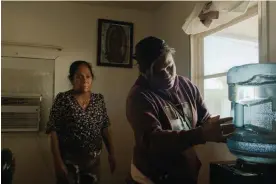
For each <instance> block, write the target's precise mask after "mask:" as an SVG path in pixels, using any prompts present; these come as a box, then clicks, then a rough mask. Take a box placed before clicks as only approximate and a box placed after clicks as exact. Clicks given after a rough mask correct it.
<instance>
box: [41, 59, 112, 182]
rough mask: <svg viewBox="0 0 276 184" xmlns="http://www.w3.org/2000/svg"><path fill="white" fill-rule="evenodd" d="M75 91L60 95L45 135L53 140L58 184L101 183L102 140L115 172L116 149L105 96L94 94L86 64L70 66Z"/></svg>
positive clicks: (53, 108) (83, 62) (77, 62)
mask: <svg viewBox="0 0 276 184" xmlns="http://www.w3.org/2000/svg"><path fill="white" fill-rule="evenodd" d="M68 78H69V80H70V82H71V84H72V86H73V88H72V89H71V90H69V91H66V92H63V93H59V94H58V95H57V97H56V99H55V101H54V104H53V107H52V109H51V113H50V119H49V123H48V124H47V130H46V133H48V134H50V137H51V149H52V153H53V158H54V165H55V171H56V178H57V183H58V184H67V183H68V184H69V183H70V184H71V183H74V184H83V183H85V184H86V183H89V184H92V183H93V184H94V183H97V182H98V181H99V165H100V154H101V150H102V140H103V141H104V143H105V145H106V148H107V151H108V153H109V155H108V160H109V164H110V169H111V172H113V171H114V169H115V158H114V149H113V145H112V141H111V136H110V132H109V125H110V122H109V118H108V115H107V111H106V107H105V102H104V97H103V95H101V94H94V93H91V87H92V81H93V79H94V74H93V71H92V68H91V65H90V64H89V63H87V62H86V61H75V62H74V63H72V65H71V66H70V71H69V77H68Z"/></svg>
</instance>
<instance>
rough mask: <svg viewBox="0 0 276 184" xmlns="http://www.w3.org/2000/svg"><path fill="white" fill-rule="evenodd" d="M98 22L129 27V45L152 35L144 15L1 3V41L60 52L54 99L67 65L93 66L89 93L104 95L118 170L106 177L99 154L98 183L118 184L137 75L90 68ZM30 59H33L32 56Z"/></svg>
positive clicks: (128, 148)
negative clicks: (59, 49)
mask: <svg viewBox="0 0 276 184" xmlns="http://www.w3.org/2000/svg"><path fill="white" fill-rule="evenodd" d="M98 18H106V19H115V20H122V21H130V22H133V23H134V43H136V42H137V41H138V40H140V39H142V38H143V37H145V36H149V35H151V34H152V33H153V31H152V29H151V28H152V27H153V26H152V21H153V17H152V15H151V14H150V13H146V12H140V11H134V10H126V9H115V8H107V7H92V6H90V5H86V4H75V3H70V2H2V40H6V41H16V42H28V43H40V44H46V45H57V46H61V47H63V48H64V50H63V51H62V52H60V53H59V54H58V55H59V57H58V58H57V59H56V62H55V94H57V93H58V92H61V91H65V90H68V89H69V88H70V85H69V82H68V80H67V75H68V70H69V65H70V64H71V62H73V61H74V60H80V59H81V60H86V61H89V62H91V63H92V64H93V66H94V69H95V74H96V81H95V83H94V84H93V90H94V91H96V92H101V93H102V94H104V96H105V100H106V104H107V110H108V114H109V116H110V119H111V123H112V128H113V135H114V144H115V148H116V157H117V160H118V169H117V171H116V173H115V175H114V176H113V177H110V174H109V169H108V165H107V161H106V160H107V157H106V152H104V154H103V162H102V170H103V172H102V173H103V174H102V177H103V183H123V179H124V177H125V176H126V173H127V172H128V170H129V166H130V161H131V153H132V145H133V134H132V131H131V129H130V127H129V125H128V123H127V120H126V117H125V101H126V97H127V93H128V91H129V89H130V87H131V86H132V85H133V83H134V81H135V79H136V77H137V75H138V71H137V68H136V67H134V68H133V69H120V68H108V67H96V46H97V19H98ZM23 54H24V53H23ZM33 54H34V55H36V56H37V55H38V56H39V53H37V52H34V53H33ZM28 55H30V53H28ZM43 55H45V53H43ZM5 145H7V144H5ZM22 177H32V176H31V175H30V176H24V175H22ZM111 181H112V182H111ZM15 184H16V183H15Z"/></svg>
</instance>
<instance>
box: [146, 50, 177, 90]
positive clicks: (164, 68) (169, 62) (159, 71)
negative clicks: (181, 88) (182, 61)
mask: <svg viewBox="0 0 276 184" xmlns="http://www.w3.org/2000/svg"><path fill="white" fill-rule="evenodd" d="M149 75H150V76H149V81H150V83H151V85H152V86H153V87H155V88H157V89H170V88H172V87H173V85H174V82H175V77H176V66H175V63H174V59H173V56H172V54H171V53H168V54H165V55H164V56H161V57H160V58H159V59H158V60H157V61H156V62H154V64H153V66H152V72H151V73H150V74H149Z"/></svg>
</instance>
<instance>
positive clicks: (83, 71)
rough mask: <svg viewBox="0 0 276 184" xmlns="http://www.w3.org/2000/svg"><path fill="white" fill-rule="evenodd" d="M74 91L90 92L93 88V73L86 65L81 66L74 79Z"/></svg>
mask: <svg viewBox="0 0 276 184" xmlns="http://www.w3.org/2000/svg"><path fill="white" fill-rule="evenodd" d="M72 83H73V89H74V90H75V91H78V92H81V93H83V92H89V91H90V90H91V87H92V75H91V71H90V70H89V68H88V67H87V66H86V65H80V66H79V68H78V70H77V72H76V74H75V75H74V78H73V81H72Z"/></svg>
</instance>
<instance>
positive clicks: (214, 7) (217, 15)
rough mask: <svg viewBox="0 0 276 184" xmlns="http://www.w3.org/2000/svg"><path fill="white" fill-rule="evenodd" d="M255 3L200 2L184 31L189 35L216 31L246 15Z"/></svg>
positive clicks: (187, 21)
mask: <svg viewBox="0 0 276 184" xmlns="http://www.w3.org/2000/svg"><path fill="white" fill-rule="evenodd" d="M254 3H255V4H256V2H251V1H208V2H206V1H205V2H198V3H196V5H195V7H194V9H193V11H192V13H191V14H190V16H189V17H188V18H187V19H186V21H185V24H184V25H183V27H182V29H183V31H184V32H185V33H186V34H188V35H194V34H198V33H202V32H205V31H208V30H211V29H214V28H216V27H218V26H220V25H223V24H226V23H228V22H230V21H231V20H233V19H235V18H237V17H239V16H241V15H242V14H244V13H246V11H247V9H248V8H249V7H251V6H252V5H253V4H254Z"/></svg>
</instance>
